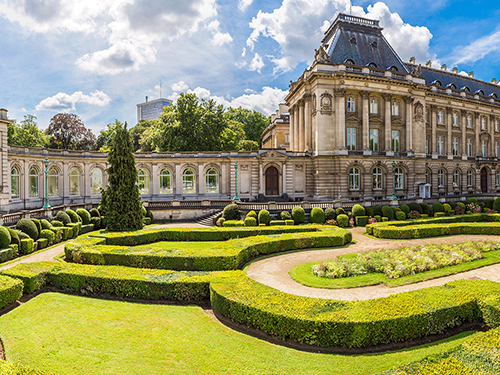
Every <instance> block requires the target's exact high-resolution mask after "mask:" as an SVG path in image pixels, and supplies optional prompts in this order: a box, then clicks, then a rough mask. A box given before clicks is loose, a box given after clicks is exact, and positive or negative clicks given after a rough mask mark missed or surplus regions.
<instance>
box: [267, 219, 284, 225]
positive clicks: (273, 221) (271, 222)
mask: <svg viewBox="0 0 500 375" xmlns="http://www.w3.org/2000/svg"><path fill="white" fill-rule="evenodd" d="M269 225H271V226H283V225H286V223H285V220H271V221H270V222H269Z"/></svg>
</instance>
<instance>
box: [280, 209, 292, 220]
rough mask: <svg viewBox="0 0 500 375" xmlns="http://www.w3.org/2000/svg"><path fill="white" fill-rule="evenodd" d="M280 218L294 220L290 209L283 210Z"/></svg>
mask: <svg viewBox="0 0 500 375" xmlns="http://www.w3.org/2000/svg"><path fill="white" fill-rule="evenodd" d="M280 220H292V214H291V213H290V212H288V211H281V212H280Z"/></svg>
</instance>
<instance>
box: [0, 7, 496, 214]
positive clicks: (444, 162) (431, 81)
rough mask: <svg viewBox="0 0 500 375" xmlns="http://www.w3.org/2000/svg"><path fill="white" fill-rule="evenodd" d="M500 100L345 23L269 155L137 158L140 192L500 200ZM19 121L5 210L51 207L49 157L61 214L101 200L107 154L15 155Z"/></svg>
mask: <svg viewBox="0 0 500 375" xmlns="http://www.w3.org/2000/svg"><path fill="white" fill-rule="evenodd" d="M499 98H500V86H499V85H498V84H497V83H496V82H495V81H493V82H491V83H488V82H484V81H481V80H478V79H475V78H474V77H473V74H472V73H471V74H470V75H469V76H463V75H460V74H458V70H456V69H454V70H453V71H448V70H447V69H446V67H445V66H442V67H441V68H440V69H434V68H432V67H431V66H420V65H416V64H415V61H411V62H410V63H405V62H403V61H402V60H401V59H400V58H399V57H398V55H397V53H396V51H394V50H393V48H392V47H391V46H390V45H389V43H388V42H387V40H386V39H385V38H384V36H383V33H382V28H381V27H380V26H379V22H378V21H376V20H370V19H365V18H360V17H355V16H351V15H345V14H339V16H338V17H337V19H336V20H335V21H334V22H333V23H332V25H331V26H330V28H329V29H328V30H327V32H326V33H325V36H324V38H323V40H322V41H321V45H320V47H319V48H318V49H317V50H316V53H315V60H314V62H313V64H312V65H311V66H310V67H309V68H308V69H306V70H305V71H304V73H303V74H302V76H301V77H299V78H298V80H297V81H294V82H291V83H290V91H289V94H288V96H287V97H286V99H285V103H284V104H282V105H280V106H279V109H278V111H277V112H276V114H275V115H273V116H272V121H271V123H270V124H269V126H268V127H267V128H266V129H265V130H264V132H263V134H262V137H261V139H262V145H263V148H262V149H260V150H258V151H254V152H200V153H198V152H197V153H192V152H191V153H137V154H136V161H137V167H138V171H139V178H138V184H139V188H140V191H141V194H142V196H143V200H144V201H149V202H155V201H189V200H205V201H216V200H228V199H232V198H233V197H234V196H235V195H236V196H238V197H239V198H240V199H241V200H243V201H257V200H258V201H278V200H285V201H288V200H293V201H301V200H307V201H333V200H337V201H342V200H364V201H370V200H379V199H387V198H388V197H390V196H391V195H392V194H393V187H394V188H395V189H394V190H395V194H396V196H397V197H398V198H416V197H444V198H448V199H453V198H457V197H458V196H463V195H465V194H495V193H496V192H497V190H498V191H500V169H499V168H497V163H498V157H499V153H500V99H499ZM141 116H144V114H142V115H141ZM141 118H142V117H141ZM9 122H10V120H9V119H8V116H7V110H4V109H2V110H0V135H1V137H0V142H1V150H2V152H1V154H0V155H1V163H2V188H1V191H0V197H1V198H0V210H1V211H3V212H12V211H18V210H23V209H26V210H30V209H35V208H40V207H42V205H43V197H44V196H45V190H46V189H45V168H46V163H45V161H46V160H47V162H48V165H47V173H48V175H47V190H48V195H49V199H50V204H51V205H52V206H55V205H62V204H78V203H96V202H99V200H100V188H101V187H103V186H105V185H106V182H107V177H106V172H105V170H106V168H107V167H108V165H107V155H106V154H105V153H100V152H83V151H61V150H48V149H34V148H27V147H20V146H9V145H8V144H7V125H8V123H9ZM236 172H237V173H236ZM236 174H237V177H236Z"/></svg>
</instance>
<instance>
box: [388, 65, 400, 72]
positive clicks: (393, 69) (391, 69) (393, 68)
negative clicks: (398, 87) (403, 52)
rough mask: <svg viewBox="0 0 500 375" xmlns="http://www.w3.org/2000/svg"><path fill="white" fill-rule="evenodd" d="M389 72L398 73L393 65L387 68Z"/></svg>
mask: <svg viewBox="0 0 500 375" xmlns="http://www.w3.org/2000/svg"><path fill="white" fill-rule="evenodd" d="M389 70H390V71H392V72H397V71H398V68H397V67H396V66H394V65H393V66H391V67H390V68H389Z"/></svg>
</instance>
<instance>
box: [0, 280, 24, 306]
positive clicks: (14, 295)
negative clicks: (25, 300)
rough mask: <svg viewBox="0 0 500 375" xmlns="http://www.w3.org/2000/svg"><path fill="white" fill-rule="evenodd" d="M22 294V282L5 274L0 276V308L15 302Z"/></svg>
mask: <svg viewBox="0 0 500 375" xmlns="http://www.w3.org/2000/svg"><path fill="white" fill-rule="evenodd" d="M22 295H23V283H22V282H21V281H20V280H16V279H13V278H11V277H7V276H0V309H1V308H4V307H5V306H8V305H10V304H11V303H13V302H16V301H17V300H18V299H19V298H21V296H22Z"/></svg>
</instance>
